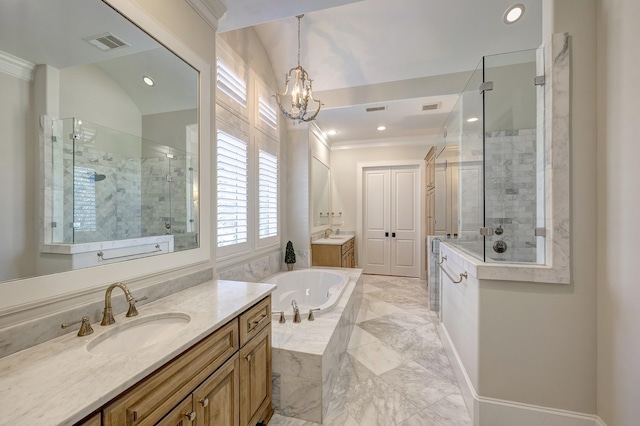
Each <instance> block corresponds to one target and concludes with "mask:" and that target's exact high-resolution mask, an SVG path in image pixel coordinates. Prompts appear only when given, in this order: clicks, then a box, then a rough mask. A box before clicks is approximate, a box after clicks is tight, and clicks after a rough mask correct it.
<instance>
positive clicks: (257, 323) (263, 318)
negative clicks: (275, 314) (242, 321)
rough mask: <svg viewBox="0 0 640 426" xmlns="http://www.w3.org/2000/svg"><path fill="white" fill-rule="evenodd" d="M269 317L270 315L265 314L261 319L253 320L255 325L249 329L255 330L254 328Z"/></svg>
mask: <svg viewBox="0 0 640 426" xmlns="http://www.w3.org/2000/svg"><path fill="white" fill-rule="evenodd" d="M267 318H268V316H267V315H266V314H265V315H263V316H262V317H260V319H259V320H257V321H252V322H251V324H253V327H249V330H253V329H254V328H256V327H257V326H258V325H259V324H260V323H261V322H262V321H264V320H266V319H267Z"/></svg>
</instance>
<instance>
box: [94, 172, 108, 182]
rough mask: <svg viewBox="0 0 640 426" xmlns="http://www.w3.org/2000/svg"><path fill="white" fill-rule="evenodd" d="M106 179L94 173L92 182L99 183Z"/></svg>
mask: <svg viewBox="0 0 640 426" xmlns="http://www.w3.org/2000/svg"><path fill="white" fill-rule="evenodd" d="M106 178H107V176H106V175H102V174H100V173H94V174H93V181H94V182H100V181H101V180H105V179H106Z"/></svg>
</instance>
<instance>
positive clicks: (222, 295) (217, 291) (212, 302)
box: [0, 280, 276, 426]
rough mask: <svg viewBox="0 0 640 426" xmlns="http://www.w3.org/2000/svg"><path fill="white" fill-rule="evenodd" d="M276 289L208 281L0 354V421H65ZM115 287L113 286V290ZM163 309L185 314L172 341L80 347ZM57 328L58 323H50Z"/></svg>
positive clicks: (76, 417) (100, 403) (75, 419)
mask: <svg viewBox="0 0 640 426" xmlns="http://www.w3.org/2000/svg"><path fill="white" fill-rule="evenodd" d="M275 288H276V286H275V285H272V284H255V283H246V282H236V281H222V280H214V281H209V282H206V283H203V284H200V285H198V286H195V287H191V288H189V289H187V290H184V291H181V292H179V293H175V294H172V295H170V296H167V297H165V298H162V299H159V300H157V301H155V302H152V303H149V304H147V305H143V306H139V308H138V309H139V311H140V315H139V316H137V317H135V318H126V317H125V315H124V313H122V314H120V315H116V316H115V319H116V324H114V325H112V326H106V327H103V326H101V325H100V324H99V323H97V324H92V327H93V329H94V330H95V332H94V333H93V334H91V335H89V336H85V337H77V336H76V333H77V328H76V327H78V326H74V327H73V328H74V330H75V331H73V332H70V333H69V334H66V335H64V336H61V337H58V338H56V339H53V340H50V341H48V342H45V343H42V344H40V345H37V346H34V347H32V348H29V349H26V350H24V351H21V352H17V353H15V354H13V355H9V356H7V357H5V358H1V359H0V413H2V415H0V425H29V426H35V425H43V426H44V425H47V426H50V425H71V424H74V423H75V422H78V421H80V420H82V418H84V417H85V416H86V415H88V414H91V413H92V412H93V411H95V410H97V409H99V408H100V407H101V406H103V405H104V404H106V403H107V402H109V401H110V400H111V399H113V398H114V397H116V396H118V395H119V394H120V393H122V392H123V391H124V390H126V389H128V388H129V387H131V386H132V385H134V384H135V383H137V382H138V381H140V380H141V379H143V378H144V377H145V376H147V375H149V374H150V373H152V372H153V371H154V370H156V369H158V368H159V367H161V366H162V365H164V364H165V363H167V362H168V361H169V360H171V359H172V358H174V357H175V356H176V355H178V354H180V353H181V352H183V351H184V350H186V349H188V348H189V347H191V346H193V345H194V344H195V343H197V342H198V341H200V340H202V339H203V338H204V337H206V336H207V335H208V334H210V333H211V332H213V331H215V330H216V329H218V328H219V327H221V326H222V325H224V324H225V323H227V322H228V321H229V320H231V319H232V318H234V317H236V316H238V315H239V314H240V313H241V312H243V311H244V310H246V309H247V308H248V307H250V306H251V305H253V304H255V303H256V302H258V301H259V300H261V299H262V298H264V297H265V296H267V295H268V294H270V293H271V292H272V291H273V290H274V289H275ZM116 291H118V290H117V289H116ZM164 312H180V313H184V314H187V315H189V316H190V317H191V321H190V322H189V324H188V325H187V326H186V327H185V328H184V329H183V330H182V331H181V332H180V333H178V334H177V335H176V336H175V337H173V338H172V339H168V340H165V341H163V342H161V343H158V344H155V345H152V346H147V347H144V348H141V349H139V350H136V351H132V352H126V353H120V354H116V355H94V354H91V353H89V352H87V350H86V345H87V344H88V343H89V342H91V341H92V340H93V339H96V338H97V337H99V336H100V335H102V334H104V333H105V332H106V331H108V330H110V329H111V327H114V326H117V325H118V324H124V323H126V322H127V321H132V320H134V321H135V320H137V319H138V318H142V317H145V316H149V315H154V314H158V313H164ZM55 326H58V327H59V325H58V324H55Z"/></svg>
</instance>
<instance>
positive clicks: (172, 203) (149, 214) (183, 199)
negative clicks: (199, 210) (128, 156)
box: [142, 156, 191, 236]
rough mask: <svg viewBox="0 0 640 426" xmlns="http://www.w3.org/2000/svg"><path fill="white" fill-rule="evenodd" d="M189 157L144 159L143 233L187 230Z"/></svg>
mask: <svg viewBox="0 0 640 426" xmlns="http://www.w3.org/2000/svg"><path fill="white" fill-rule="evenodd" d="M187 161H188V160H187V158H186V157H185V156H176V157H175V158H173V159H171V160H169V161H168V160H167V159H166V158H148V159H144V160H142V194H143V195H142V223H143V227H142V235H143V236H148V235H162V234H169V233H174V234H184V233H186V232H187V222H188V220H189V219H191V217H188V216H187V213H188V212H187V191H186V188H187V184H188V183H190V181H189V182H188V176H187V173H188V172H189V171H190V166H189V167H188V166H187Z"/></svg>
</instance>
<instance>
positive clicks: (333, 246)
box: [311, 235, 356, 268]
mask: <svg viewBox="0 0 640 426" xmlns="http://www.w3.org/2000/svg"><path fill="white" fill-rule="evenodd" d="M355 241H356V239H355V236H354V235H331V236H329V237H327V238H321V239H318V240H314V241H312V242H311V265H312V266H334V267H339V268H355V267H356V260H355V259H356V258H355V251H356V250H355Z"/></svg>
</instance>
